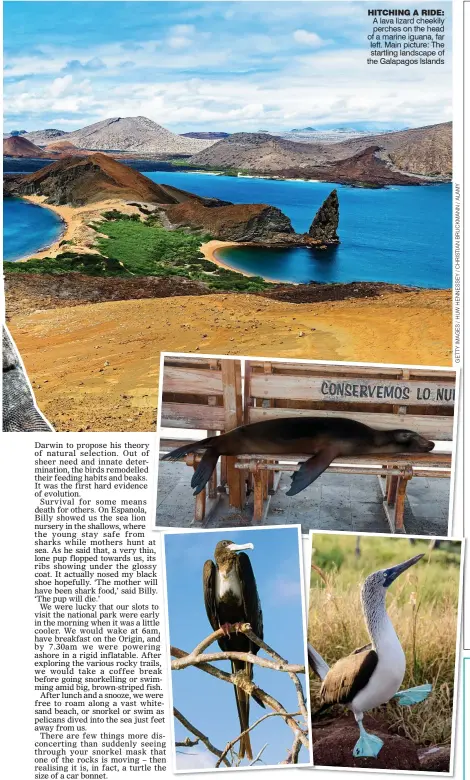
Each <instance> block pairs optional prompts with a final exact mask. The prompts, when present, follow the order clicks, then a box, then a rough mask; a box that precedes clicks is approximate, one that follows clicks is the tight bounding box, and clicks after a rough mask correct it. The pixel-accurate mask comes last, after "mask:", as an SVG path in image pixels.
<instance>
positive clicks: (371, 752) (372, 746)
mask: <svg viewBox="0 0 470 780" xmlns="http://www.w3.org/2000/svg"><path fill="white" fill-rule="evenodd" d="M358 726H359V731H360V732H361V736H360V737H359V739H358V740H357V742H356V744H355V745H354V749H353V756H354V758H377V756H378V755H379V753H380V750H381V749H382V746H383V742H382V740H381V739H380V737H376V736H375V735H374V734H369V733H368V732H367V731H366V730H365V728H364V726H363V725H362V723H358Z"/></svg>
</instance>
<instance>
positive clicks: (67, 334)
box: [6, 276, 452, 431]
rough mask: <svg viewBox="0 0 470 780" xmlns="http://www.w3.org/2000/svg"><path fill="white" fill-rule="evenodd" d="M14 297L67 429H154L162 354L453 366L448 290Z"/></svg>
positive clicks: (55, 417) (50, 411)
mask: <svg viewBox="0 0 470 780" xmlns="http://www.w3.org/2000/svg"><path fill="white" fill-rule="evenodd" d="M17 278H18V277H16V276H15V281H16V279H17ZM109 281H111V280H109ZM139 281H141V280H139ZM96 282H97V280H96V279H94V280H93V283H96ZM102 282H106V283H107V282H108V280H101V279H100V280H99V284H101V283H102ZM21 284H25V282H24V280H23V282H22V283H21ZM6 298H7V311H8V313H9V314H10V317H11V318H10V320H9V322H8V325H9V328H10V331H11V333H12V336H13V338H14V339H15V341H16V343H17V346H18V348H19V350H20V352H21V354H22V357H23V360H24V363H25V366H26V369H27V371H28V373H29V376H30V378H31V380H32V382H33V387H34V390H35V393H36V397H37V400H38V403H39V406H40V408H41V410H42V411H43V412H44V414H45V415H46V416H47V417H48V419H50V420H51V422H52V423H53V425H54V426H55V427H56V428H57V429H58V430H64V431H66V430H69V431H75V430H95V431H104V430H107V431H113V430H114V431H119V430H129V431H148V430H152V429H153V428H154V426H155V420H156V414H155V412H156V406H157V397H158V372H159V356H160V351H179V352H194V353H196V354H204V353H208V354H228V355H253V356H260V357H294V358H307V359H308V358H314V359H323V360H336V361H352V360H354V361H359V362H379V363H409V364H421V365H444V366H445V365H447V366H450V365H451V359H452V355H451V349H452V307H451V299H452V296H451V292H450V291H445V290H439V291H436V290H419V291H413V292H403V293H396V292H389V293H386V294H380V295H379V297H374V298H360V299H347V300H335V301H331V300H330V301H323V302H318V303H315V304H312V303H299V304H296V303H290V302H286V301H275V300H270V299H268V298H266V297H260V296H253V295H245V294H211V295H204V296H203V297H200V296H194V295H186V296H174V297H169V298H168V297H164V298H155V297H152V298H148V299H140V300H125V301H122V300H121V301H112V300H109V301H107V302H104V303H81V304H80V305H70V301H69V303H68V304H66V305H63V304H64V299H63V298H62V297H61V296H60V295H58V294H57V290H54V289H51V290H49V291H48V290H47V287H46V288H45V289H42V290H40V289H39V288H37V289H36V291H33V290H32V289H30V290H29V292H28V291H27V290H26V288H25V287H24V286H23V287H15V285H11V284H9V286H8V288H7V291H6ZM75 303H76V301H75ZM57 304H62V305H60V306H59V307H57ZM51 305H52V306H53V308H48V306H51Z"/></svg>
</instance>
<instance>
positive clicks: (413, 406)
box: [160, 356, 456, 532]
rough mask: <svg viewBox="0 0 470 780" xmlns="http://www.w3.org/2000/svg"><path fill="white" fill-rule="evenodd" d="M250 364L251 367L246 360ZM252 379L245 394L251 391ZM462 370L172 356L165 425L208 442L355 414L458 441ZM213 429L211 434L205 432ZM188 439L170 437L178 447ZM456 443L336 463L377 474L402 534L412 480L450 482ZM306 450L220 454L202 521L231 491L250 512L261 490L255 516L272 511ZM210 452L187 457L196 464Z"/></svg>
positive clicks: (343, 469) (348, 470)
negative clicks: (458, 374) (250, 501)
mask: <svg viewBox="0 0 470 780" xmlns="http://www.w3.org/2000/svg"><path fill="white" fill-rule="evenodd" d="M242 363H243V364H244V365H243V366H242ZM242 375H243V377H244V378H243V392H242ZM455 384H456V379H455V372H453V371H445V370H438V369H429V370H426V369H399V368H386V367H383V368H382V367H379V368H375V367H374V368H372V367H363V366H357V367H355V366H343V365H333V364H325V363H312V362H292V361H275V360H273V361H263V360H250V361H241V360H239V359H230V358H224V359H215V358H214V359H209V358H197V357H194V358H192V357H168V356H166V357H165V367H164V373H163V386H162V404H161V425H162V426H163V427H176V428H182V429H188V428H196V429H201V438H203V437H205V436H206V435H213V434H214V433H215V432H225V431H227V430H230V429H231V428H234V427H236V426H237V425H241V424H243V423H245V424H249V423H253V422H258V421H259V420H265V419H273V418H276V417H289V416H296V417H299V416H311V415H315V416H324V417H350V418H352V419H355V420H358V421H360V422H364V423H366V424H367V425H371V426H372V427H375V428H379V429H380V428H382V429H387V428H399V427H403V428H410V429H412V430H415V431H417V432H418V433H420V434H422V435H423V436H426V437H427V438H430V439H432V440H434V441H440V442H446V443H447V442H452V439H453V409H454V401H455ZM206 430H207V431H208V433H207V434H206V433H205V432H206ZM187 441H189V440H188V439H178V440H177V441H175V440H161V442H160V450H163V451H169V450H170V449H174V448H175V447H177V446H180V445H181V444H183V443H186V442H187ZM451 449H452V448H451V445H448V446H444V448H443V451H438V452H430V453H415V454H400V455H387V456H381V457H380V462H377V459H374V458H371V457H370V456H362V457H350V458H341V459H338V460H335V461H334V462H333V463H332V464H331V465H330V466H329V468H328V471H329V472H333V473H341V474H362V475H364V474H366V475H371V474H373V475H377V476H378V478H379V481H380V486H381V489H382V492H383V496H384V499H383V508H384V511H385V514H386V517H387V519H388V522H389V524H390V528H391V530H392V531H393V532H395V531H398V532H402V531H403V515H404V508H405V500H406V488H407V485H408V483H409V480H410V479H412V478H413V477H432V478H443V477H446V478H448V477H449V476H450V470H451V457H452V451H451ZM307 457H309V456H308V455H306V454H305V453H292V455H289V456H288V457H287V456H286V457H285V458H283V459H282V461H281V462H280V460H279V456H275V455H273V456H269V455H262V454H260V455H243V456H238V457H237V458H221V461H222V463H221V467H220V474H219V475H218V474H214V475H213V477H212V479H211V481H210V483H209V485H208V488H207V497H206V491H203V492H202V493H200V494H199V496H197V497H196V506H195V520H196V522H198V523H201V522H202V521H203V520H204V518H205V516H206V509H209V508H210V509H212V504H209V505H208V503H207V502H208V501H209V502H214V501H215V500H217V498H218V496H219V495H220V492H221V491H228V493H229V502H230V505H231V506H233V507H236V508H243V507H244V506H245V503H246V495H247V493H246V487H247V485H248V486H249V487H251V488H252V489H253V493H254V510H253V521H255V522H260V521H261V520H262V519H263V518H264V517H265V515H266V513H267V509H268V505H269V500H270V496H271V495H272V494H273V493H274V492H275V491H276V489H277V487H278V484H279V480H280V476H281V473H282V472H293V471H296V470H298V468H299V465H298V464H299V463H300V462H301V461H302V460H305V459H306V458H307ZM200 458H201V455H199V454H195V455H188V456H186V458H185V461H186V463H187V464H188V465H189V466H191V467H192V468H195V467H196V466H197V463H198V462H199V460H200Z"/></svg>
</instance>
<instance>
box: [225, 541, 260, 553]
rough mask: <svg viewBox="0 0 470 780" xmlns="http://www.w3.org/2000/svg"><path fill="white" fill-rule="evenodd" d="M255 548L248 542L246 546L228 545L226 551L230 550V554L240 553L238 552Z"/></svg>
mask: <svg viewBox="0 0 470 780" xmlns="http://www.w3.org/2000/svg"><path fill="white" fill-rule="evenodd" d="M254 549H255V546H254V545H253V544H252V543H251V542H248V543H247V544H233V543H232V544H228V545H227V550H231V551H232V552H240V550H254Z"/></svg>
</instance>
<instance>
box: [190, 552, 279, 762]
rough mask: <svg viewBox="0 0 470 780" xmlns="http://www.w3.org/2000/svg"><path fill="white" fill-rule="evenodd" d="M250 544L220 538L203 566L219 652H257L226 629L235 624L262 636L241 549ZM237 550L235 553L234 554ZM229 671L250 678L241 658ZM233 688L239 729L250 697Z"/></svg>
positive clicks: (246, 752) (246, 740)
mask: <svg viewBox="0 0 470 780" xmlns="http://www.w3.org/2000/svg"><path fill="white" fill-rule="evenodd" d="M253 549H254V548H253V545H252V544H251V543H249V544H234V542H230V541H227V540H225V541H222V542H219V543H218V544H217V545H216V548H215V551H214V558H215V563H214V561H211V560H208V561H206V562H205V564H204V568H203V575H202V580H203V588H204V603H205V606H206V612H207V617H208V618H209V623H210V624H211V626H212V628H213V629H214V631H217V629H219V628H223V629H225V634H224V636H223V637H221V638H220V639H219V640H218V643H219V647H220V649H221V650H223V651H230V650H232V651H236V652H242V653H248V652H249V653H253V654H254V655H256V653H258V651H259V647H258V645H255V644H254V643H253V642H251V641H250V640H249V639H248V637H247V636H246V635H245V634H243V633H241V632H236V633H231V632H230V631H229V630H228V628H229V626H230V625H232V626H233V625H234V624H237V623H250V624H251V628H252V630H253V632H254V633H255V634H256V636H257V637H259V639H262V638H263V613H262V611H261V604H260V600H259V596H258V589H257V587H256V580H255V575H254V574H253V569H252V568H251V562H250V559H249V557H248V555H246V553H244V552H241V551H242V550H253ZM237 553H239V554H237ZM231 663H232V672H233V673H236V674H245V675H246V676H247V677H248V679H249V680H252V679H253V664H250V663H245V662H244V661H232V662H231ZM234 687H235V699H236V702H237V709H238V717H239V720H240V732H243V731H245V730H246V729H247V728H248V726H249V714H250V697H249V695H248V694H247V693H245V691H243V690H242V689H241V688H239V687H238V686H234ZM253 698H254V699H255V701H257V703H258V704H260V705H261V706H262V707H264V704H263V703H262V702H261V700H260V699H258V698H257V696H256V694H253ZM239 756H240V758H244V757H246V758H248V759H250V760H251V759H252V758H253V754H252V750H251V742H250V734H249V733H248V734H245V735H244V736H243V737H242V738H241V739H240V752H239Z"/></svg>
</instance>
